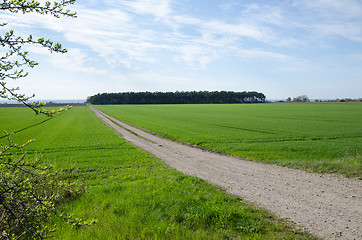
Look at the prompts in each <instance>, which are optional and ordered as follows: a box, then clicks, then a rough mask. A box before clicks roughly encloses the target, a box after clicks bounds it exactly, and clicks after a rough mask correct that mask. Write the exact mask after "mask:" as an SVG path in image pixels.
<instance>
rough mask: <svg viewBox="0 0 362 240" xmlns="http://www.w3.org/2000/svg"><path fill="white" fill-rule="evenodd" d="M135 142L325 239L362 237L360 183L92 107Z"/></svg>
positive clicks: (125, 136)
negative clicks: (227, 149) (221, 148)
mask: <svg viewBox="0 0 362 240" xmlns="http://www.w3.org/2000/svg"><path fill="white" fill-rule="evenodd" d="M90 108H91V109H92V110H93V111H94V112H95V113H96V115H97V116H98V117H99V118H101V119H102V120H103V121H104V122H105V123H106V124H108V125H109V126H111V127H112V128H114V129H115V130H116V131H117V132H119V133H120V134H122V135H123V137H124V138H125V139H126V140H128V141H129V142H131V143H132V144H133V145H135V146H137V147H140V148H142V149H144V150H146V151H148V152H150V153H152V154H153V155H154V156H156V157H158V158H159V159H161V160H162V161H164V162H165V163H167V164H168V165H169V166H171V167H173V168H175V169H177V170H179V171H181V172H183V173H186V174H189V175H192V176H196V177H198V178H202V179H205V180H206V181H208V182H210V183H213V184H216V185H219V186H221V187H223V188H224V189H226V190H227V191H228V192H229V193H232V194H235V195H239V196H241V197H243V199H245V200H247V201H250V202H253V203H256V204H257V205H259V206H261V207H263V208H265V209H268V210H270V211H271V212H273V213H274V214H276V215H277V216H279V217H281V218H286V219H289V220H290V221H292V222H294V223H296V224H298V225H300V226H302V228H303V229H305V230H307V231H309V232H310V233H312V234H314V235H316V236H319V237H322V238H326V239H362V181H360V180H354V179H347V178H344V177H342V176H335V175H329V174H323V175H321V174H315V173H307V172H304V171H299V170H294V169H288V168H284V167H279V166H275V165H267V164H260V163H256V162H252V161H246V160H243V159H241V158H238V157H232V156H226V155H221V154H218V153H212V152H209V151H205V150H201V149H199V148H195V147H191V146H187V145H185V144H180V143H177V142H175V141H170V140H166V139H163V138H159V137H157V136H155V135H153V134H149V133H146V132H144V131H141V130H140V129H138V128H135V127H134V126H131V125H129V124H126V123H124V122H122V121H120V120H119V119H116V118H113V117H111V116H109V115H107V114H105V113H102V112H101V111H99V110H97V109H95V108H93V107H90Z"/></svg>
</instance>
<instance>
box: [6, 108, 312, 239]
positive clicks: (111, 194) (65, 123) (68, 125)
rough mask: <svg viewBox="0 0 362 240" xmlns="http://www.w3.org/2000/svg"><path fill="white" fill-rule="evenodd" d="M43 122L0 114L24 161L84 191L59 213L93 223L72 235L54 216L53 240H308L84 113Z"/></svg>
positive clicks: (27, 114) (28, 114) (13, 111)
mask: <svg viewBox="0 0 362 240" xmlns="http://www.w3.org/2000/svg"><path fill="white" fill-rule="evenodd" d="M115 109H117V108H115ZM46 119H47V118H45V117H44V116H35V114H34V113H33V112H32V111H31V110H29V109H27V108H0V128H1V129H5V130H8V131H13V132H18V133H16V134H15V136H14V139H15V141H16V142H18V143H22V142H25V141H27V140H28V139H29V138H34V139H35V140H36V141H35V143H32V144H31V145H29V146H28V147H27V150H28V151H29V157H33V156H34V155H35V154H39V153H41V154H42V156H43V159H48V161H50V162H52V163H55V164H56V166H57V167H58V168H59V169H60V170H62V171H63V178H64V179H65V180H71V181H76V182H78V183H79V184H80V183H84V184H85V190H86V192H85V193H84V194H83V195H81V196H80V197H79V198H77V199H75V200H73V201H70V202H67V203H63V204H62V205H61V206H59V207H58V209H63V210H64V211H65V212H66V213H68V214H72V215H73V216H74V217H76V218H78V217H80V218H83V219H85V220H87V219H96V220H97V223H95V224H92V225H90V226H86V227H81V228H74V227H72V226H71V225H69V224H66V223H64V222H63V221H61V220H60V219H59V218H57V217H55V216H54V218H53V220H52V223H49V224H50V225H52V224H53V223H56V224H57V226H58V228H57V230H56V231H55V232H54V233H53V236H54V238H55V239H231V238H242V239H311V238H312V237H310V236H309V235H308V234H306V233H301V232H299V231H295V230H293V229H291V228H290V227H288V226H287V225H285V224H284V223H282V222H280V220H276V219H274V218H273V217H271V216H270V214H268V213H266V212H264V211H261V210H256V209H255V208H254V207H251V206H250V205H247V204H246V203H244V202H243V201H242V200H241V199H240V198H238V197H235V196H230V195H228V194H226V193H225V192H224V191H223V190H221V189H219V188H217V187H215V186H212V185H210V184H208V183H206V182H204V181H202V180H200V179H197V178H194V177H191V176H186V175H184V174H182V173H179V172H177V171H176V170H174V169H172V168H170V167H168V166H167V165H165V164H164V163H163V162H161V161H160V160H158V159H156V158H155V157H153V156H151V155H149V154H148V153H146V152H144V151H142V150H140V149H137V148H135V147H133V146H132V145H130V144H129V143H127V142H126V141H124V140H123V139H122V138H120V137H119V136H118V135H117V134H115V133H114V132H113V131H112V130H111V129H110V128H109V127H107V126H105V125H104V124H102V122H101V121H100V120H99V119H98V118H97V117H96V116H95V115H94V114H93V113H92V112H91V111H90V110H89V109H88V108H87V107H74V108H73V109H71V110H69V111H67V112H63V113H60V114H58V115H56V116H55V117H53V118H51V119H49V120H47V121H45V120H46ZM0 142H1V143H5V139H4V138H1V139H0Z"/></svg>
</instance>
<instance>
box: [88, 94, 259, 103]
mask: <svg viewBox="0 0 362 240" xmlns="http://www.w3.org/2000/svg"><path fill="white" fill-rule="evenodd" d="M265 99H266V97H265V95H264V94H263V93H258V92H245V91H244V92H233V91H212V92H209V91H191V92H184V91H181V92H179V91H176V92H121V93H102V94H100V93H98V94H96V95H93V96H90V97H88V98H87V102H88V103H91V104H206V103H216V104H222V103H264V102H265Z"/></svg>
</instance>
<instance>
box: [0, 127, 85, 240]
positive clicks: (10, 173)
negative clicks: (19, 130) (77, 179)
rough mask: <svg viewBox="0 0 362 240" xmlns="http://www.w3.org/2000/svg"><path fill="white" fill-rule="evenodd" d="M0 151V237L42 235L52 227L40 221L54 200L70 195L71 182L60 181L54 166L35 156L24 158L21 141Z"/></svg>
mask: <svg viewBox="0 0 362 240" xmlns="http://www.w3.org/2000/svg"><path fill="white" fill-rule="evenodd" d="M5 134H6V136H7V139H8V145H4V144H1V151H0V223H1V224H0V238H1V239H19V238H22V239H30V238H31V239H34V238H35V239H39V238H40V239H42V238H46V237H47V236H48V234H49V233H50V232H51V230H52V229H49V228H48V227H46V226H45V225H44V222H45V221H47V220H48V219H49V217H50V216H51V213H53V212H54V211H55V208H54V207H55V204H56V203H59V202H61V201H64V200H66V199H71V198H74V197H75V196H76V195H77V194H79V192H76V191H74V189H75V188H74V184H70V183H67V182H64V181H61V179H60V177H59V176H60V174H59V173H58V172H57V171H56V170H55V168H54V167H51V166H46V165H44V164H40V163H39V160H40V158H39V157H35V158H31V159H30V160H28V158H27V153H26V152H25V151H24V147H25V146H26V145H28V144H30V143H31V142H32V141H31V140H30V141H28V142H27V143H25V144H23V145H20V146H19V145H17V144H15V143H14V142H13V135H12V134H7V133H6V132H5Z"/></svg>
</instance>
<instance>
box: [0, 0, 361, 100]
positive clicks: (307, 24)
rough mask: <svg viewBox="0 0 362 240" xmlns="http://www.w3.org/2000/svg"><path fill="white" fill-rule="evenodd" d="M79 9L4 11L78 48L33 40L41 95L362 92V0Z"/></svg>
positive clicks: (25, 28)
mask: <svg viewBox="0 0 362 240" xmlns="http://www.w3.org/2000/svg"><path fill="white" fill-rule="evenodd" d="M70 9H72V10H74V11H76V12H77V13H78V18H76V19H70V18H64V17H63V18H60V19H56V18H52V17H50V16H41V15H36V14H27V15H22V14H17V15H15V14H8V13H0V20H1V21H2V22H8V23H9V24H8V26H7V29H14V30H15V31H16V33H17V34H18V35H23V36H27V35H28V34H33V36H34V37H44V38H50V39H52V40H54V41H57V42H61V43H62V44H63V46H64V47H65V48H67V49H68V51H69V52H68V53H67V54H64V55H62V54H50V53H49V52H48V51H46V50H44V49H41V48H39V47H36V46H31V47H28V48H27V49H28V50H29V52H30V54H31V55H30V56H31V57H32V59H34V60H36V61H38V62H39V63H40V65H39V66H37V67H36V68H34V69H29V77H28V78H26V79H22V80H19V81H18V82H17V83H15V85H17V86H20V87H21V88H22V89H23V90H24V92H26V93H28V94H32V93H35V94H36V98H37V99H85V98H86V97H87V96H90V95H94V94H97V93H102V92H125V91H193V90H196V91H199V90H208V91H220V90H230V91H258V92H262V93H264V94H265V95H266V96H267V98H268V99H286V98H287V97H289V96H290V97H296V96H299V95H307V96H308V97H309V98H311V99H314V98H318V99H321V98H322V99H330V98H345V97H351V98H359V97H362V1H360V0H343V1H340V0H295V1H292V0H280V1H270V0H264V1H247V0H133V1H128V0H104V1H100V0H78V1H77V2H76V4H75V5H73V6H71V7H70ZM7 29H5V28H3V29H1V30H2V31H4V30H7Z"/></svg>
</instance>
